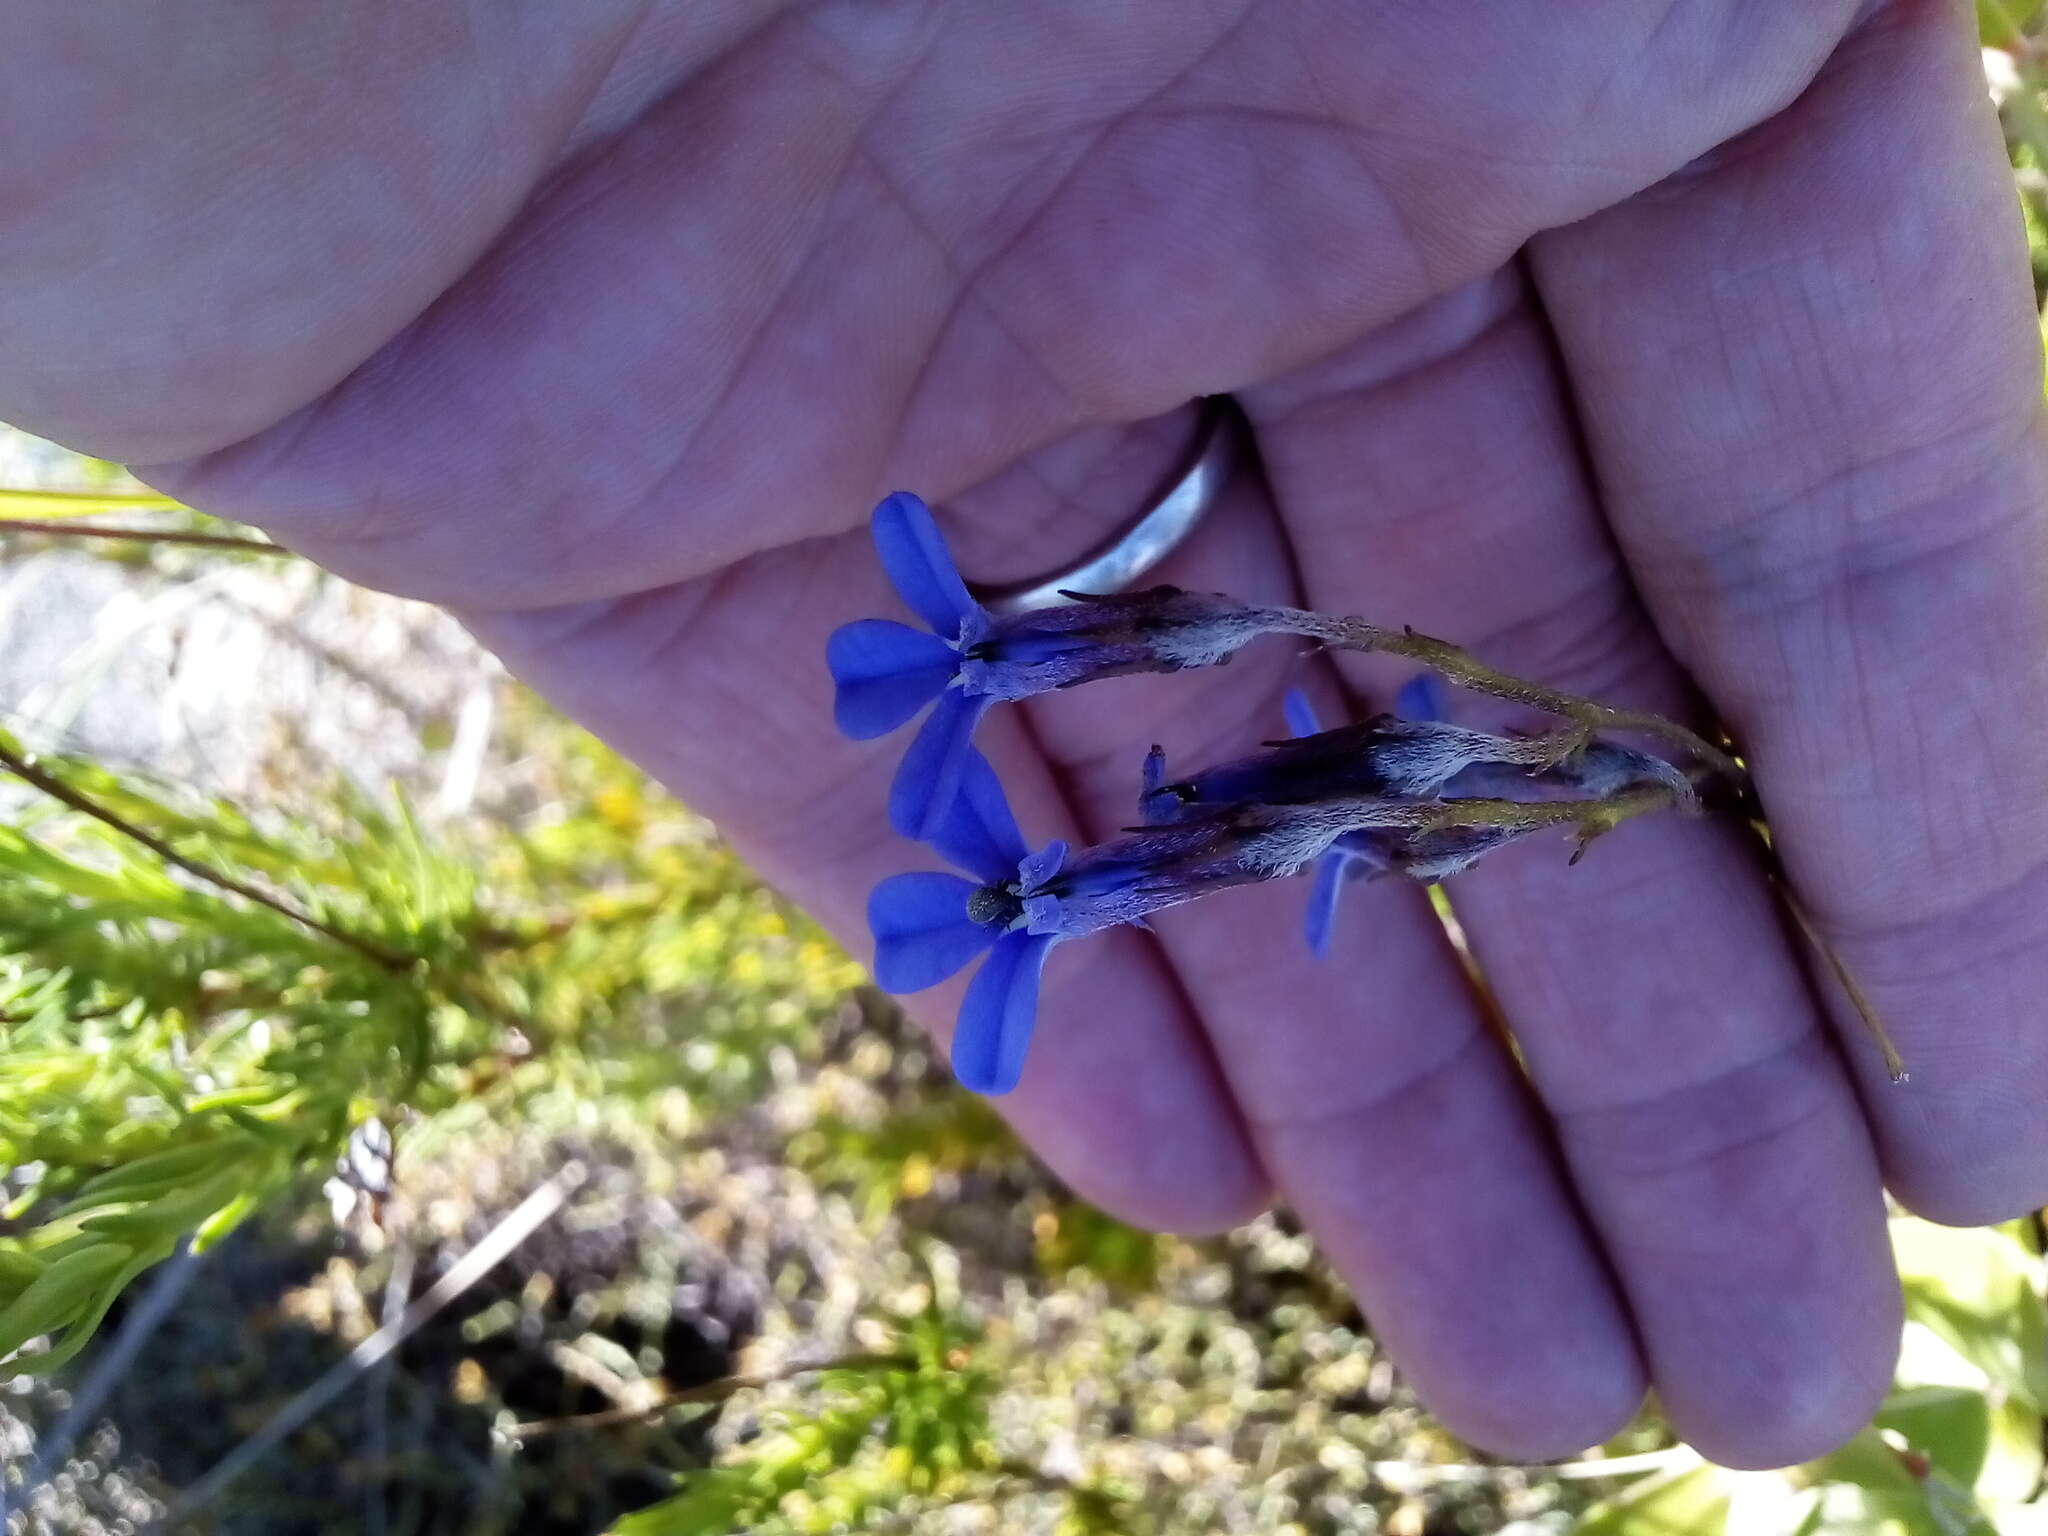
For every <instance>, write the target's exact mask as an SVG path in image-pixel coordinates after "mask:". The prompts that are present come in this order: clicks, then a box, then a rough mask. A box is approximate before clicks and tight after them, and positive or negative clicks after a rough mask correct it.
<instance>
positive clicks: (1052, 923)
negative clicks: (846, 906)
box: [868, 747, 1333, 1093]
mask: <svg viewBox="0 0 2048 1536" xmlns="http://www.w3.org/2000/svg"><path fill="white" fill-rule="evenodd" d="M1306 835H1307V837H1308V838H1309V839H1310V841H1309V842H1308V843H1306V844H1304V843H1303V841H1302V839H1303V836H1304V834H1303V833H1302V832H1301V831H1300V830H1299V829H1297V828H1296V827H1295V826H1294V824H1293V821H1292V820H1290V818H1289V816H1288V814H1287V813H1285V812H1281V811H1275V810H1274V809H1272V808H1270V807H1252V808H1250V809H1249V810H1240V809H1238V808H1229V809H1226V810H1224V811H1219V812H1217V813H1215V814H1213V815H1209V816H1197V817H1190V818H1188V819H1186V820H1183V821H1181V822H1177V823H1175V824H1174V825H1171V826H1163V827H1151V828H1145V829H1143V830H1141V831H1138V832H1136V833H1133V834H1131V835H1129V836H1126V837H1122V838H1118V839H1117V840H1115V841H1114V842H1109V843H1103V844H1100V845H1098V846H1096V847H1093V848H1087V849H1084V850H1082V851H1081V852H1080V853H1079V854H1077V855H1074V856H1073V857H1071V858H1070V857H1069V856H1068V850H1067V846H1066V844H1064V843H1060V842H1053V843H1048V844H1047V845H1046V846H1045V847H1043V848H1041V849H1039V850H1038V851H1037V852H1036V853H1033V852H1032V851H1031V850H1030V849H1029V848H1028V847H1027V846H1026V844H1025V842H1024V839H1023V836H1022V834H1020V833H1019V832H1018V830H1017V823H1016V820H1015V818H1014V817H1012V815H1011V814H1010V807H1009V804H1008V802H1007V801H1006V800H1005V799H1004V798H1003V791H1002V786H1001V785H1000V784H999V783H998V782H997V781H996V776H995V771H994V770H993V769H991V768H990V767H989V765H988V761H987V759H985V758H984V757H982V755H981V754H980V753H979V752H976V751H974V750H973V749H972V748H971V747H970V748H968V749H967V752H966V754H965V757H964V760H963V763H962V768H961V776H960V792H959V794H958V795H956V796H955V797H954V800H953V803H952V804H951V805H950V806H949V807H948V808H947V810H946V813H945V814H944V815H943V816H942V817H941V819H940V822H939V826H938V828H937V829H936V831H935V833H934V835H933V837H932V839H931V842H932V844H933V846H934V847H936V848H937V849H938V851H939V852H940V853H942V854H944V855H945V856H946V858H947V859H948V860H949V861H950V862H951V863H952V864H954V865H955V866H956V867H957V868H959V869H961V870H964V871H965V872H966V873H967V874H968V875H971V876H972V877H973V878H972V879H964V878H962V877H961V876H960V875H952V874H942V873H939V872H936V871H932V872H919V873H915V874H906V875H892V876H890V877H889V878H888V879H886V880H884V881H882V882H881V883H880V884H879V885H877V886H876V887H875V889H874V891H873V893H872V894H871V895H870V896H869V898H868V927H869V928H870V930H872V932H873V933H874V937H875V965H874V973H875V980H876V982H877V983H878V984H879V985H880V986H881V988H882V990H883V991H885V992H894V993H901V992H921V991H923V990H924V989H925V988H926V987H931V986H936V985H938V983H940V982H942V981H944V980H945V979H946V978H947V977H949V976H951V975H953V974H954V973H956V972H957V971H959V970H961V969H962V968H963V967H965V966H966V965H967V964H968V963H969V962H971V961H972V960H974V959H975V957H976V956H978V955H981V954H982V953H983V952H984V951H986V953H987V957H988V958H987V959H986V960H984V961H983V962H982V966H981V969H980V971H979V972H977V973H976V975H975V977H974V980H973V981H972V982H971V983H969V985H968V988H967V996H966V998H965V999H964V1000H963V1002H962V1003H961V1005H960V1017H959V1021H958V1023H957V1024H956V1025H955V1027H954V1031H953V1071H954V1073H955V1075H956V1076H958V1077H959V1079H960V1081H961V1082H962V1083H963V1084H965V1085H966V1086H967V1087H969V1088H971V1089H973V1090H974V1091H975V1092H977V1093H1007V1092H1009V1091H1010V1089H1012V1088H1014V1087H1015V1086H1016V1084H1017V1079H1018V1076H1019V1075H1020V1074H1021V1073H1022V1071H1023V1069H1024V1054H1025V1049H1026V1047H1027V1046H1028V1045H1029V1044H1030V1040H1031V1031H1032V1024H1033V1021H1034V1018H1035V1015H1036V1012H1037V1008H1038V983H1039V975H1040V972H1041V971H1042V970H1043V969H1044V966H1045V957H1046V954H1047V952H1048V951H1050V949H1051V948H1052V946H1053V945H1054V944H1056V943H1059V942H1061V941H1062V940H1066V939H1075V938H1082V937H1085V936H1086V935H1088V934H1091V933H1099V932H1101V931H1102V930H1103V929H1105V928H1112V927H1116V926H1118V925H1120V924H1133V925H1138V926H1143V924H1144V920H1145V918H1146V916H1147V915H1149V914H1150V913H1153V912H1157V911H1159V910H1160V909H1162V908H1164V907H1170V906H1175V905H1177V904H1179V903H1180V902H1183V901H1190V900H1193V899H1194V898H1195V897H1197V896H1204V895H1207V894H1209V893H1210V892H1211V891H1218V890H1222V889H1225V888H1226V887H1229V886H1233V885H1243V884H1247V883H1249V882H1253V881H1260V880H1271V879H1276V878H1278V877H1280V876H1282V875H1288V874H1292V873H1294V871H1295V870H1296V869H1298V868H1300V867H1301V866H1302V864H1303V863H1304V862H1306V860H1307V859H1308V858H1312V857H1314V855H1315V854H1316V853H1319V852H1321V851H1322V849H1323V847H1325V846H1326V845H1327V844H1328V842H1329V838H1330V836H1331V835H1333V834H1331V833H1329V832H1324V833H1322V834H1320V836H1318V835H1317V834H1315V833H1314V832H1313V831H1310V832H1309V833H1308V834H1306Z"/></svg>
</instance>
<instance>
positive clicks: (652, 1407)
mask: <svg viewBox="0 0 2048 1536" xmlns="http://www.w3.org/2000/svg"><path fill="white" fill-rule="evenodd" d="M917 1366H918V1362H917V1359H916V1357H915V1356H912V1355H884V1354H854V1355H840V1356H838V1357H836V1358H834V1359H831V1360H814V1361H809V1362H805V1363H802V1364H797V1365H786V1366H784V1367H783V1368H782V1369H781V1370H779V1371H763V1372H761V1373H759V1374H757V1375H753V1376H721V1377H719V1378H718V1380H716V1381H707V1382H704V1383H703V1384H702V1385H700V1386H695V1387H685V1388H683V1389H682V1390H681V1391H678V1392H665V1393H663V1394H662V1395H661V1396H660V1397H658V1398H655V1399H653V1400H652V1401H651V1402H646V1403H635V1404H631V1405H629V1406H627V1407H623V1408H607V1409H604V1410H602V1411H600V1412H598V1413H579V1414H575V1415H572V1416H571V1417H568V1418H563V1419H534V1420H531V1421H530V1422H528V1423H525V1424H514V1425H512V1426H511V1427H510V1428H509V1429H507V1430H505V1431H504V1433H505V1434H506V1435H507V1436H509V1437H510V1438H511V1439H513V1440H532V1439H537V1438H539V1437H540V1436H542V1435H559V1434H562V1433H564V1432H565V1431H568V1430H572V1429H606V1428H609V1427H610V1426H612V1425H614V1424H634V1423H638V1422H639V1421H640V1420H642V1419H649V1418H652V1417H654V1416H655V1415H656V1414H660V1413H666V1412H668V1410H669V1409H671V1408H679V1407H682V1406H684V1405H685V1404H688V1403H718V1402H723V1401H724V1400H725V1399H726V1398H728V1397H731V1396H732V1395H733V1394H734V1393H736V1392H745V1391H747V1390H749V1389H751V1388H754V1387H765V1386H769V1385H771V1384H772V1383H774V1382H778V1381H787V1380H789V1379H790V1378H791V1377H795V1376H807V1375H809V1374H810V1373H811V1372H813V1371H914V1370H916V1369H917Z"/></svg>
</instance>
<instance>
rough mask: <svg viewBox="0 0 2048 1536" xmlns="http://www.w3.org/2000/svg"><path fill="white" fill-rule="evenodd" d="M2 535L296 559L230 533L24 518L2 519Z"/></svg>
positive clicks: (266, 544) (278, 547)
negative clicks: (118, 541)
mask: <svg viewBox="0 0 2048 1536" xmlns="http://www.w3.org/2000/svg"><path fill="white" fill-rule="evenodd" d="M0 533H40V534H48V535H50V536H51V537H53V538H60V539H125V540H127V541H129V542H131V543H136V544H190V545H194V546H196V547H198V548H201V549H238V550H240V551H242V552H243V553H244V554H251V555H285V556H288V557H292V558H296V556H293V555H292V551H290V550H288V549H286V548H285V547H284V546H283V545H282V544H272V543H269V542H268V541H266V540H263V539H242V538H236V537H235V536H234V535H233V534H227V533H188V532H185V531H184V530H182V529H177V528H107V527H103V526H97V525H95V526H92V527H86V526H83V525H81V524H77V523H65V522H54V523H49V522H40V521H35V520H32V519H29V518H25V517H13V518H0Z"/></svg>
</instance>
